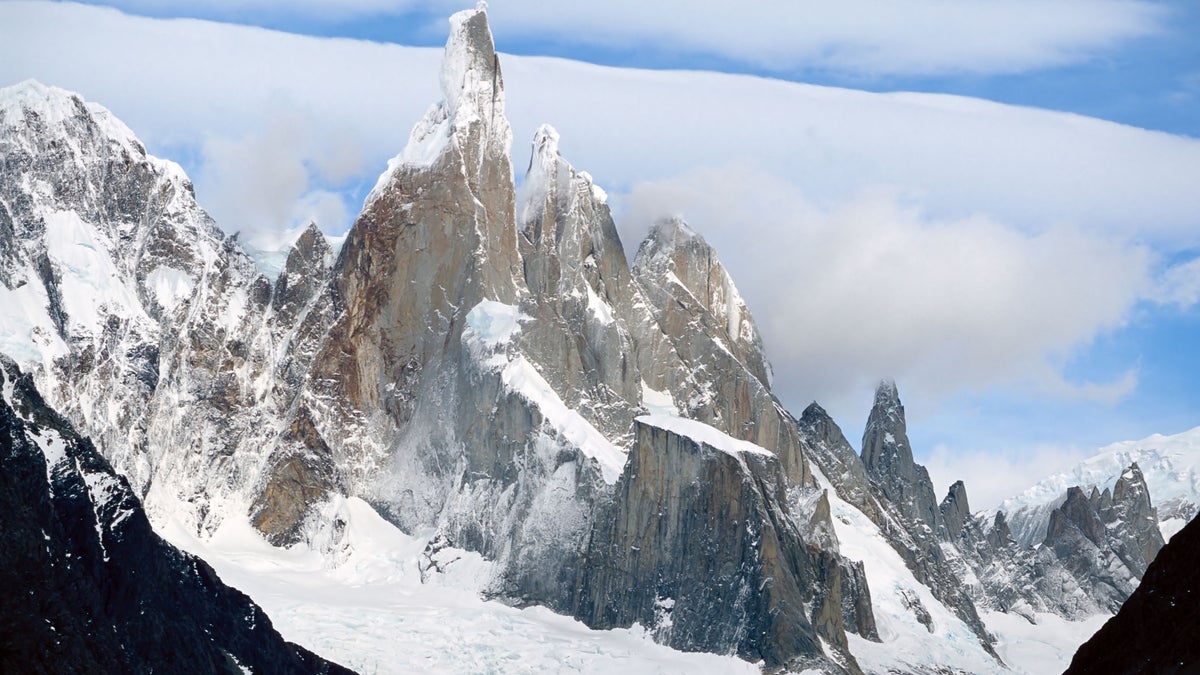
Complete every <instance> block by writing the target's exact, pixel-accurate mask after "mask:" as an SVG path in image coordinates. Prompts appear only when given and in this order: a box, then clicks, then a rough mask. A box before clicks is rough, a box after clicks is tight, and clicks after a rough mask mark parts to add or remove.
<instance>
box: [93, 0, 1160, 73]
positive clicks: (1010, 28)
mask: <svg viewBox="0 0 1200 675" xmlns="http://www.w3.org/2000/svg"><path fill="white" fill-rule="evenodd" d="M102 4H108V5H112V6H115V7H119V8H123V9H127V10H130V11H134V12H143V13H144V12H149V13H151V14H154V15H162V14H164V13H167V14H171V15H181V16H194V17H198V18H209V19H219V20H228V21H239V20H242V19H245V18H247V17H258V18H260V19H261V18H263V17H267V18H270V17H275V18H278V19H286V18H288V17H291V16H296V15H300V16H304V17H315V18H320V19H324V20H341V21H351V20H357V19H362V18H364V17H373V16H374V17H401V18H405V19H407V20H409V21H413V22H427V21H428V20H429V16H430V15H431V14H432V15H434V16H436V15H446V14H449V13H450V12H453V11H455V10H458V9H463V8H465V7H467V6H470V5H472V4H474V3H472V2H469V1H468V2H463V1H461V0H450V1H447V0H435V1H434V2H427V3H417V2H413V1H411V0H349V1H347V2H338V3H330V2H320V1H318V0H299V1H297V2H283V1H282V0H215V1H213V2H205V3H197V2H194V1H192V2H186V1H182V0H169V1H167V2H158V1H155V2H151V1H149V0H107V1H106V2H103V3H102ZM491 15H492V23H493V26H494V29H495V31H496V34H497V36H498V37H499V38H500V39H501V41H506V40H535V41H541V42H553V43H557V44H560V45H576V46H579V47H593V48H602V49H608V50H613V49H616V50H628V49H637V50H639V51H643V52H645V51H657V52H659V53H660V54H663V55H678V54H680V53H683V54H688V55H693V56H704V57H716V58H720V59H725V60H728V61H731V62H734V63H736V64H740V65H741V66H743V67H750V68H754V69H759V70H764V71H766V72H775V73H788V72H791V71H797V70H828V71H836V72H841V73H848V74H854V75H869V76H879V75H937V74H959V73H969V74H998V73H1018V72H1026V71H1029V70H1036V69H1042V68H1049V67H1054V66H1061V65H1065V64H1071V63H1077V62H1080V61H1086V60H1088V59H1091V58H1094V57H1096V56H1097V55H1098V54H1100V53H1102V52H1103V51H1105V50H1107V49H1111V48H1113V47H1115V46H1117V45H1119V44H1121V43H1123V42H1127V41H1129V40H1133V39H1136V38H1141V37H1146V36H1149V35H1154V34H1156V33H1158V32H1160V31H1161V30H1162V26H1163V24H1164V23H1165V21H1166V20H1167V18H1168V12H1167V11H1166V10H1165V9H1164V8H1163V7H1162V6H1161V5H1157V4H1154V3H1152V2H1147V1H1145V0H1058V1H1056V2H1045V1H1044V0H1007V1H1006V2H1002V3H1001V2H994V1H992V0H842V1H841V2H832V3H830V2H827V3H813V2H794V1H790V0H749V1H746V2H739V3H723V2H708V3H697V2H690V1H687V0H659V1H657V2H642V1H640V0H609V1H608V2H603V3H596V2H560V3H546V2H538V1H534V0H504V1H503V2H495V3H494V4H493V7H492V10H491ZM675 58H678V56H676V57H675Z"/></svg>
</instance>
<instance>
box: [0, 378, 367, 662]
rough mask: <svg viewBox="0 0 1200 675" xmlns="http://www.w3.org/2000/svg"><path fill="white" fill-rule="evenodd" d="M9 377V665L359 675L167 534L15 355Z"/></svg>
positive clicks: (4, 501) (5, 459) (2, 503)
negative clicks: (279, 628)
mask: <svg viewBox="0 0 1200 675" xmlns="http://www.w3.org/2000/svg"><path fill="white" fill-rule="evenodd" d="M0 378H2V380H3V390H4V397H3V400H2V401H0V464H2V467H0V468H2V470H0V531H3V532H4V546H3V550H2V551H0V583H3V585H4V588H5V589H8V590H9V591H10V592H7V593H4V594H3V597H2V598H0V670H3V671H4V672H14V673H15V672H24V673H50V672H86V671H91V670H95V669H97V668H104V669H107V670H112V669H118V670H123V671H127V672H154V671H165V672H182V671H187V672H208V673H239V672H243V669H247V668H248V669H251V670H253V671H254V672H256V673H349V672H351V671H348V670H346V669H345V668H342V667H340V666H337V665H335V664H331V663H329V662H327V661H325V660H323V659H321V658H320V657H318V656H316V655H314V654H312V653H311V652H308V651H307V650H305V649H303V648H301V647H298V646H296V645H293V644H290V643H288V642H285V641H284V640H283V638H281V637H280V636H279V634H278V633H277V632H276V631H275V630H274V629H273V628H272V626H271V621H270V619H268V618H267V617H266V615H264V614H263V612H262V610H261V609H260V608H259V607H258V606H256V605H255V604H254V603H253V602H251V601H250V599H249V598H247V597H246V596H245V595H243V594H241V593H240V592H238V591H237V590H234V589H232V588H229V587H228V586H226V585H224V584H223V583H221V580H220V579H218V578H217V575H216V573H214V572H213V570H212V568H211V567H209V566H208V565H207V564H205V563H204V562H203V561H201V560H200V559H198V558H195V557H194V556H191V555H188V554H186V553H183V552H181V551H179V550H178V549H175V548H174V547H172V546H170V545H169V544H167V543H165V542H163V541H162V540H161V539H160V538H159V537H158V536H157V535H156V534H154V532H153V531H152V530H151V528H150V523H149V521H148V520H147V519H146V516H145V514H144V513H143V512H142V509H141V505H140V503H139V502H138V499H137V497H136V496H135V495H134V493H133V491H132V490H131V489H130V487H129V484H128V483H127V482H126V481H125V479H124V478H122V477H120V476H118V475H117V474H116V473H115V472H113V470H112V469H111V467H110V466H109V464H108V462H106V461H105V460H104V459H103V458H102V457H101V456H100V455H99V454H98V453H97V452H96V451H95V449H94V448H93V447H92V444H91V442H90V441H88V440H87V439H85V438H82V437H80V436H78V435H77V434H76V433H75V431H74V429H73V428H72V427H71V425H70V423H68V422H67V421H66V420H65V419H63V418H62V417H60V416H59V415H58V414H57V413H56V412H54V411H53V410H51V409H50V408H49V407H47V406H46V405H45V403H44V402H43V401H42V398H41V396H40V395H39V394H38V392H37V390H36V389H35V388H34V387H33V384H32V381H31V379H30V378H29V377H28V376H26V375H23V374H22V373H21V372H20V371H19V369H18V368H17V367H16V365H15V364H14V363H13V362H12V361H10V360H8V358H7V357H0ZM18 591H19V592H18Z"/></svg>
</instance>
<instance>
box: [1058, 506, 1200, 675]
mask: <svg viewBox="0 0 1200 675" xmlns="http://www.w3.org/2000/svg"><path fill="white" fill-rule="evenodd" d="M1116 498H1117V497H1116V496H1115V491H1114V499H1116ZM1197 561H1200V519H1193V520H1192V521H1191V522H1190V523H1188V525H1187V526H1185V527H1184V528H1183V529H1182V530H1180V531H1179V532H1178V533H1176V534H1175V536H1173V537H1171V541H1169V542H1167V544H1166V545H1165V546H1163V547H1162V550H1161V551H1159V552H1158V555H1157V557H1155V558H1154V561H1153V562H1152V563H1150V567H1149V568H1148V569H1147V570H1146V574H1145V576H1143V577H1142V583H1141V585H1139V586H1138V588H1137V590H1135V591H1134V592H1133V594H1132V595H1130V596H1129V599H1128V600H1126V601H1125V604H1123V605H1122V606H1121V609H1120V611H1119V612H1117V615H1116V616H1114V617H1113V618H1111V619H1109V620H1108V622H1107V623H1105V624H1104V626H1103V627H1101V628H1100V630H1099V631H1097V632H1096V634H1095V635H1093V636H1092V638H1091V639H1090V640H1088V641H1087V642H1085V643H1084V644H1083V646H1082V647H1080V648H1079V651H1077V652H1076V653H1075V658H1073V659H1072V660H1071V666H1070V668H1068V669H1067V674H1068V675H1083V674H1085V673H1097V674H1100V673H1103V674H1104V675H1109V674H1112V675H1125V674H1129V675H1133V674H1134V673H1161V674H1175V673H1200V639H1197V635H1200V567H1198V566H1197Z"/></svg>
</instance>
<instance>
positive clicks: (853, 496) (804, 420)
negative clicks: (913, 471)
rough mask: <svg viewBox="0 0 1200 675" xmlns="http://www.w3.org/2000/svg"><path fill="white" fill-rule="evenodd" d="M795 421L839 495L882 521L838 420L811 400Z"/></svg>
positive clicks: (859, 459)
mask: <svg viewBox="0 0 1200 675" xmlns="http://www.w3.org/2000/svg"><path fill="white" fill-rule="evenodd" d="M796 425H797V428H798V429H799V431H800V439H801V440H802V441H803V442H804V445H805V447H806V448H807V449H808V451H809V452H810V453H811V457H812V458H813V461H814V462H816V464H817V466H819V467H820V468H821V471H822V472H823V473H824V474H825V477H826V478H828V479H829V482H830V483H832V484H833V486H834V487H835V488H836V489H837V493H838V495H839V496H840V497H841V498H842V499H844V500H846V501H847V502H849V503H850V504H852V505H854V507H855V508H857V509H858V510H859V511H862V512H863V514H865V515H866V516H867V517H868V518H870V519H871V520H872V521H873V522H874V523H876V524H877V525H882V524H883V522H884V519H883V512H882V507H880V505H879V501H878V500H877V499H876V498H875V496H874V494H873V493H872V491H871V486H870V483H869V482H868V480H867V472H866V468H865V467H864V466H863V463H862V458H860V457H859V456H858V453H857V452H855V450H854V448H853V447H851V446H850V442H849V441H847V440H846V436H845V435H844V434H843V433H842V429H841V427H839V426H838V425H837V422H834V421H833V418H832V417H830V416H829V413H827V412H825V409H824V408H822V407H821V406H820V405H818V404H817V403H816V402H813V403H811V404H809V406H808V407H807V408H805V409H804V412H803V413H802V414H801V415H800V419H799V420H797V422H796Z"/></svg>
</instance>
